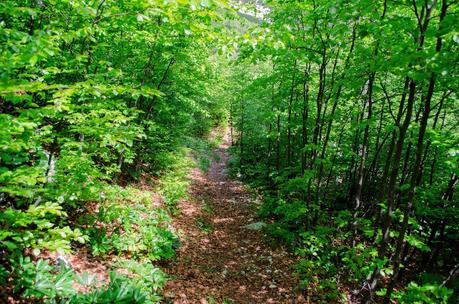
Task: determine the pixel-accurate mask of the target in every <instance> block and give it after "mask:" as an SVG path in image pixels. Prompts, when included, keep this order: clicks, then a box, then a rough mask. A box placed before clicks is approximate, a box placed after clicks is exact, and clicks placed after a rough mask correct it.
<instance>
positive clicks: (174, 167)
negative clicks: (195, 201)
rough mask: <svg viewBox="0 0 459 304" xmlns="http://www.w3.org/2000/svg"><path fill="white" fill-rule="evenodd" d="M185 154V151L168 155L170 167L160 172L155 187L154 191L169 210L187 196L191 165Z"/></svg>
mask: <svg viewBox="0 0 459 304" xmlns="http://www.w3.org/2000/svg"><path fill="white" fill-rule="evenodd" d="M185 153H186V151H185V150H182V151H180V152H178V153H174V154H172V155H170V157H171V162H170V165H169V167H168V168H167V170H165V171H163V172H162V177H161V179H160V180H159V182H158V185H157V187H156V190H157V191H158V192H159V193H160V194H161V195H162V196H163V197H164V200H165V203H166V206H167V207H168V208H170V209H171V210H174V209H175V208H176V204H177V202H178V201H179V200H180V199H183V198H186V197H187V195H188V186H189V184H190V181H189V178H188V171H189V169H190V168H191V166H192V164H193V163H192V161H191V160H190V159H189V158H188V157H187V156H186V154H185Z"/></svg>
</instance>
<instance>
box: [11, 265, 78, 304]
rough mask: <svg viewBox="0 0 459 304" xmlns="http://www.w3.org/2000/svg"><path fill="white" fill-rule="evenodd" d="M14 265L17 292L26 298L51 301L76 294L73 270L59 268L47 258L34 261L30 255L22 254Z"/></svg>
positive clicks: (13, 271) (13, 273)
mask: <svg viewBox="0 0 459 304" xmlns="http://www.w3.org/2000/svg"><path fill="white" fill-rule="evenodd" d="M12 266H13V270H12V273H11V275H12V277H13V280H14V289H15V292H17V293H21V295H22V297H24V298H32V299H46V300H47V301H51V300H52V299H60V298H67V297H69V296H71V295H73V294H75V289H74V287H73V285H72V283H73V280H74V276H75V274H74V272H73V271H72V270H69V269H61V270H57V269H56V268H55V267H53V266H51V265H50V264H49V262H48V261H46V260H42V259H40V260H38V261H37V262H36V263H33V262H32V261H31V259H30V258H29V257H25V258H24V257H22V256H20V257H19V260H18V261H17V262H14V263H13V264H12Z"/></svg>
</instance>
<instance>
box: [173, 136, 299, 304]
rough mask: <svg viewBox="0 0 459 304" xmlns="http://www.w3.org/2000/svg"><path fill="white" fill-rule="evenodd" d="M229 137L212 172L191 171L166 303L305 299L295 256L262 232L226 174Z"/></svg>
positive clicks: (250, 203) (247, 197) (246, 199)
mask: <svg viewBox="0 0 459 304" xmlns="http://www.w3.org/2000/svg"><path fill="white" fill-rule="evenodd" d="M227 148H228V138H225V139H224V143H223V144H222V145H221V146H220V147H219V148H218V149H216V150H215V151H214V152H215V153H216V154H217V155H218V158H219V160H217V161H214V162H213V163H212V165H211V167H210V169H209V172H207V173H204V172H202V171H201V170H199V169H193V170H191V172H190V178H191V179H192V185H191V188H190V193H189V194H190V195H189V197H190V199H189V200H186V201H183V202H182V203H181V205H180V209H181V212H180V214H179V215H178V216H176V217H175V219H174V227H175V228H176V229H177V231H178V232H179V235H180V238H181V247H180V249H179V251H178V252H177V258H176V259H175V260H174V261H173V262H171V263H170V264H169V265H168V266H167V267H166V272H167V273H168V274H169V276H170V278H171V280H170V281H169V282H168V283H167V285H166V288H165V289H164V293H165V300H164V302H165V303H177V304H179V303H181V304H185V303H193V304H194V303H201V304H204V303H208V304H212V303H305V301H304V299H303V298H302V297H301V296H297V295H296V294H295V292H294V288H295V286H296V285H297V282H296V281H295V279H294V278H293V277H292V269H291V268H290V266H291V265H292V263H293V259H292V258H291V257H290V256H289V254H288V253H287V251H286V250H283V249H282V248H275V249H273V248H271V247H270V246H269V245H268V244H267V237H266V236H265V235H264V234H263V232H262V231H259V230H250V229H248V228H246V227H244V226H245V225H247V224H251V223H254V222H257V221H258V220H257V219H256V216H255V211H254V208H253V207H254V203H253V199H252V198H251V196H250V194H249V193H248V192H247V191H246V190H245V189H244V187H243V185H242V184H241V183H239V182H237V181H233V180H230V179H229V178H228V176H227V174H226V168H225V166H226V162H227V160H228V156H227V155H226V154H225V150H226V149H227Z"/></svg>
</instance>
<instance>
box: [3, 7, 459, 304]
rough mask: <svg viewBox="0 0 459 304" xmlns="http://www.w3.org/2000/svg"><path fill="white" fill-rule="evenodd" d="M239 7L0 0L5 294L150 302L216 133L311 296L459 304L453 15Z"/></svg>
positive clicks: (458, 48)
mask: <svg viewBox="0 0 459 304" xmlns="http://www.w3.org/2000/svg"><path fill="white" fill-rule="evenodd" d="M241 7H242V4H240V3H233V2H229V3H227V2H225V1H210V0H209V1H194V0H173V1H157V0H130V1H127V0H121V1H113V0H95V1H83V0H75V1H71V0H62V1H61V0H24V1H21V0H3V1H1V3H0V147H1V149H0V253H1V255H0V285H1V287H0V302H2V303H3V302H6V303H10V302H11V303H21V302H45V303H156V302H160V301H161V299H162V296H161V295H162V289H163V286H164V284H165V281H166V280H167V279H168V278H167V277H166V275H165V274H164V273H163V271H162V270H161V267H162V265H163V264H164V263H167V260H169V259H171V258H173V256H174V254H175V250H176V249H177V248H178V247H179V246H180V241H179V238H178V237H177V234H176V231H174V229H172V227H171V225H170V222H171V221H172V220H173V218H174V215H175V214H177V213H178V212H180V199H182V198H184V197H186V195H187V188H188V185H189V180H188V178H187V172H188V170H189V168H191V167H192V166H193V163H194V162H198V163H200V164H201V167H202V166H204V167H205V166H206V161H208V159H207V157H206V155H205V154H206V153H208V150H209V149H211V147H212V143H209V141H208V140H207V141H206V140H205V138H206V136H207V135H208V134H209V133H210V132H211V131H212V130H213V129H215V128H217V127H221V126H228V129H229V132H230V138H231V143H232V147H231V149H230V153H231V161H230V162H229V164H228V165H229V166H230V171H231V174H232V175H233V176H234V178H239V179H241V180H242V181H243V182H245V183H246V184H247V185H248V187H250V188H251V191H253V192H254V193H256V195H257V196H258V197H260V198H261V201H262V203H261V204H260V206H258V216H259V218H260V221H264V222H265V223H267V225H266V226H265V228H264V230H265V232H266V234H267V235H268V236H269V239H270V240H271V242H272V243H273V246H283V248H284V250H286V251H289V252H290V253H291V254H293V255H294V256H295V260H296V262H295V265H294V267H293V268H292V269H291V273H292V276H295V277H297V278H298V280H299V285H298V286H296V287H295V288H296V290H298V292H300V293H302V294H304V295H305V296H306V297H307V299H309V300H310V301H311V302H312V303H457V298H459V255H458V254H457V252H458V251H459V225H458V223H459V205H458V202H459V200H458V197H457V195H458V194H457V184H458V180H459V177H458V175H459V172H458V157H459V149H458V147H459V125H458V123H459V121H458V117H459V113H458V111H459V102H458V99H459V96H458V87H459V77H458V76H459V64H458V63H459V3H458V2H457V1H453V0H439V1H437V0H412V1H411V0H409V1H388V0H378V1H369V0H358V1H329V0H312V1H291V0H283V1H266V2H265V3H263V4H260V3H258V4H257V5H253V4H250V3H249V4H247V6H246V8H244V9H242V8H241ZM207 165H208V164H207ZM157 195H159V196H161V203H160V204H157V203H155V202H154V200H152V197H155V196H157ZM74 253H79V254H82V253H84V254H86V255H88V256H90V257H92V258H96V259H101V260H105V261H107V260H109V261H110V269H105V271H104V272H105V274H104V275H105V276H106V277H108V278H109V279H108V278H106V279H105V280H104V279H101V278H99V277H97V276H94V275H90V274H88V273H81V272H79V271H76V270H75V269H72V268H71V267H68V265H67V260H66V258H64V257H67V256H69V255H72V254H74ZM117 269H118V270H119V269H122V270H123V271H117Z"/></svg>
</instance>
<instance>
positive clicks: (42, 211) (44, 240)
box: [0, 202, 86, 254]
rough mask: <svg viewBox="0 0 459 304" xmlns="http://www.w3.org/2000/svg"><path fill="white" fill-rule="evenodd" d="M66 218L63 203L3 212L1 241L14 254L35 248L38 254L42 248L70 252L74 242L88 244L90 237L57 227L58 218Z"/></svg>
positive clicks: (49, 203) (1, 215) (0, 214)
mask: <svg viewBox="0 0 459 304" xmlns="http://www.w3.org/2000/svg"><path fill="white" fill-rule="evenodd" d="M66 216H67V214H66V212H64V211H63V210H62V207H61V206H60V205H59V204H57V203H51V202H47V203H44V204H40V205H38V206H35V205H31V206H29V208H28V209H27V210H25V211H21V210H14V209H12V208H8V209H5V210H4V211H3V212H1V213H0V221H1V225H0V242H1V243H2V245H3V246H5V247H6V248H7V249H8V250H9V251H10V253H17V252H22V251H23V250H24V249H26V248H31V249H33V252H34V254H39V253H40V250H41V249H47V250H51V251H60V252H66V251H67V252H68V251H69V250H70V242H71V241H78V242H80V243H84V242H85V240H86V238H85V237H84V236H83V235H82V234H81V232H80V231H79V230H78V229H71V228H69V227H68V226H63V227H59V226H57V225H56V224H55V222H56V219H59V218H62V217H66Z"/></svg>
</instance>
